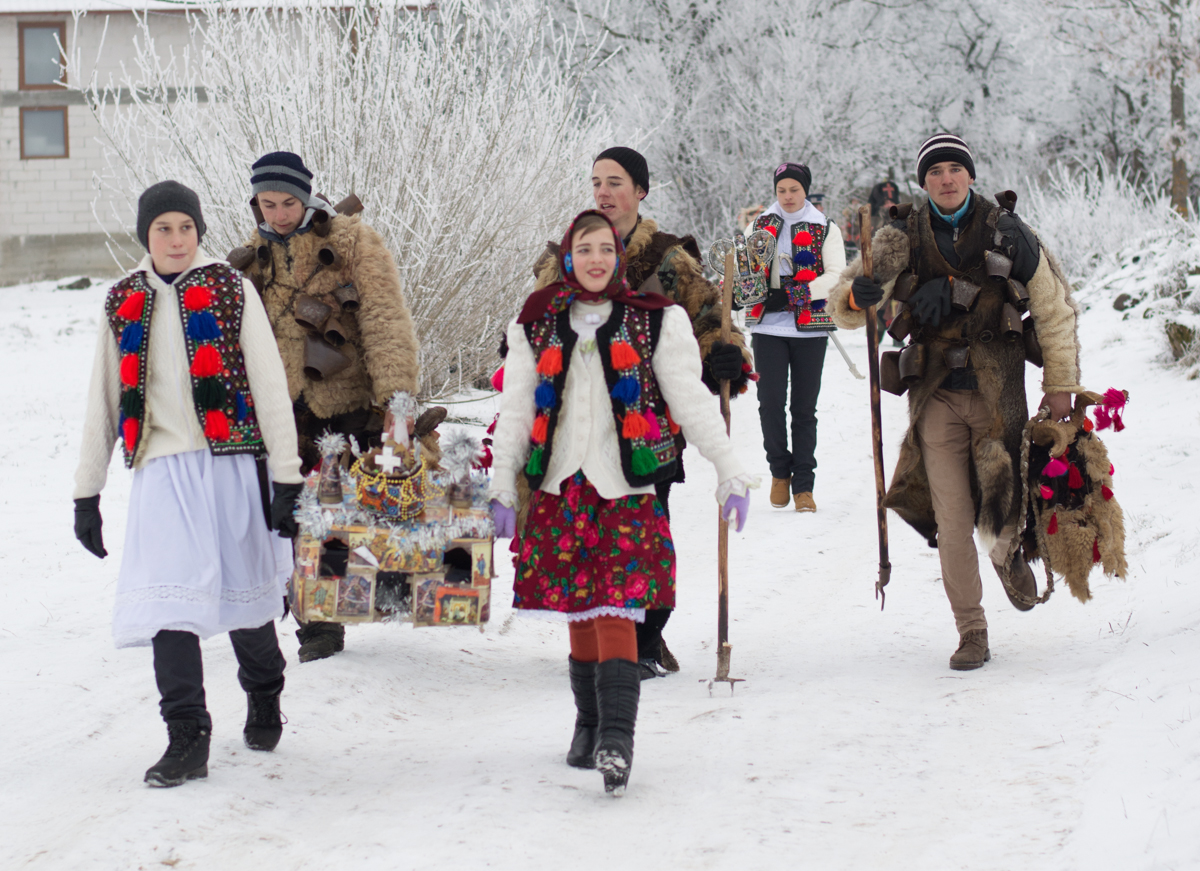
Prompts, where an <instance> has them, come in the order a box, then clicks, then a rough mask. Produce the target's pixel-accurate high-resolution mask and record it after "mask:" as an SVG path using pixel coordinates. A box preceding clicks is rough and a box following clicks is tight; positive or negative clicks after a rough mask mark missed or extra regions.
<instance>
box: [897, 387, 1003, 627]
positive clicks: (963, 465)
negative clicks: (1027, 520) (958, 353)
mask: <svg viewBox="0 0 1200 871" xmlns="http://www.w3.org/2000/svg"><path fill="white" fill-rule="evenodd" d="M991 423H992V418H991V415H990V414H989V412H988V410H987V406H986V404H985V403H984V400H983V396H982V394H980V393H979V392H978V391H976V390H938V391H936V392H935V393H934V394H933V396H931V397H930V398H929V402H928V403H926V405H925V409H924V411H922V413H921V417H920V419H919V420H918V421H917V438H918V439H919V440H920V443H921V455H922V457H923V458H924V460H925V471H926V473H927V474H928V476H929V491H930V496H931V497H932V498H933V513H934V517H935V518H936V520H937V525H938V535H937V541H938V557H939V558H940V559H941V562H942V584H943V585H944V586H945V588H946V598H948V599H949V600H950V609H951V610H952V611H953V612H954V622H955V623H956V624H957V625H958V631H959V634H962V633H963V632H966V631H967V630H969V629H986V628H987V619H986V618H985V617H984V615H983V605H982V602H983V583H982V581H981V580H980V578H979V555H978V551H977V550H976V548H975V536H974V532H975V503H974V501H973V500H972V498H971V447H972V445H974V443H975V441H976V440H977V439H980V438H982V437H983V436H985V435H987V432H988V430H989V429H990V427H991ZM1015 532H1016V527H1015V526H1012V527H1005V529H1004V531H1003V532H1001V534H1000V537H999V539H998V540H997V541H996V543H995V545H994V546H993V547H992V549H991V553H990V556H991V558H992V560H993V561H996V560H997V559H999V560H1000V561H1001V562H1002V561H1003V559H1004V554H1006V553H1007V552H1008V545H1009V542H1010V541H1012V537H1013V534H1014V533H1015Z"/></svg>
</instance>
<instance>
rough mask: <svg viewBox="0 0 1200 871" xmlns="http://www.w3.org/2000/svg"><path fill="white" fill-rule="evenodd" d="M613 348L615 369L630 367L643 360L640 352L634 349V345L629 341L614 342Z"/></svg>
mask: <svg viewBox="0 0 1200 871" xmlns="http://www.w3.org/2000/svg"><path fill="white" fill-rule="evenodd" d="M611 349H612V364H613V368H614V369H629V368H630V367H632V366H636V365H637V364H638V363H640V362H642V358H641V357H639V356H638V352H637V351H635V350H633V346H632V345H630V344H629V343H628V342H613V343H612V346H611Z"/></svg>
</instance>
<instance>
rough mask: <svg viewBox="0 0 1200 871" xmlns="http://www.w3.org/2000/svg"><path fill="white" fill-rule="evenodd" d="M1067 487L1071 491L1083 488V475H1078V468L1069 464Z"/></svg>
mask: <svg viewBox="0 0 1200 871" xmlns="http://www.w3.org/2000/svg"><path fill="white" fill-rule="evenodd" d="M1067 486H1068V487H1070V488H1071V489H1072V490H1078V489H1079V488H1080V487H1082V486H1083V475H1081V474H1079V467H1078V466H1076V465H1075V464H1074V463H1071V465H1070V467H1069V468H1068V470H1067Z"/></svg>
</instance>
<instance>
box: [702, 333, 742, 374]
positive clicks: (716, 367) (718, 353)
mask: <svg viewBox="0 0 1200 871" xmlns="http://www.w3.org/2000/svg"><path fill="white" fill-rule="evenodd" d="M744 362H745V360H744V359H743V358H742V349H741V348H739V347H738V346H737V345H735V344H733V343H732V342H730V343H726V342H722V341H719V340H718V341H716V342H713V343H712V348H710V349H709V352H708V356H707V357H705V358H704V365H705V366H707V367H708V371H709V372H711V373H712V377H713V379H714V380H716V381H736V380H737V377H738V376H739V375H741V374H742V363H744Z"/></svg>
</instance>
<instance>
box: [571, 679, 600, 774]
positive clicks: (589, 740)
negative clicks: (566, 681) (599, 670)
mask: <svg viewBox="0 0 1200 871" xmlns="http://www.w3.org/2000/svg"><path fill="white" fill-rule="evenodd" d="M567 665H568V668H569V670H570V673H571V692H573V693H574V694H575V734H574V735H572V736H571V749H570V750H568V751H567V765H572V766H574V767H575V768H595V767H596V758H595V756H596V725H597V723H598V722H599V719H600V714H599V711H598V710H597V708H596V663H594V662H579V661H578V660H575V659H571V658H570V657H567Z"/></svg>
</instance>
